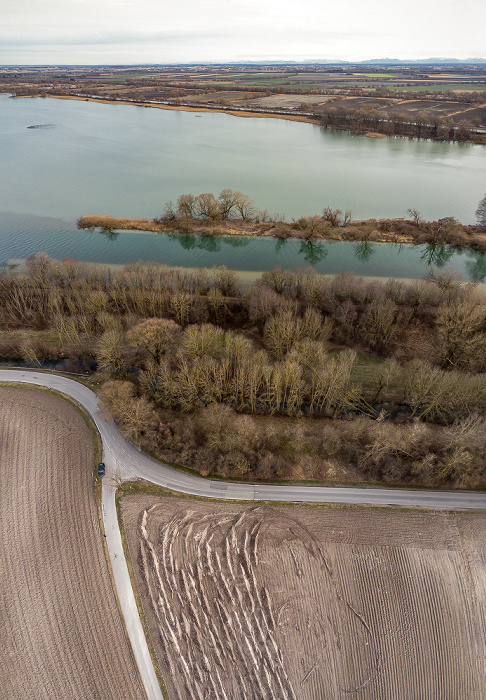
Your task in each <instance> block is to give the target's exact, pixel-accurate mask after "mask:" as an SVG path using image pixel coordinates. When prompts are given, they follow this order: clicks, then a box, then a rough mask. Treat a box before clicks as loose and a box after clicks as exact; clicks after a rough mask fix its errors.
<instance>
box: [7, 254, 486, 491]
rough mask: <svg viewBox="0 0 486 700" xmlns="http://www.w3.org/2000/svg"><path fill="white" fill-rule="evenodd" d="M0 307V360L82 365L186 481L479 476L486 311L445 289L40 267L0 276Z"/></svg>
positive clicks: (123, 418) (448, 283) (468, 288)
mask: <svg viewBox="0 0 486 700" xmlns="http://www.w3.org/2000/svg"><path fill="white" fill-rule="evenodd" d="M0 309H1V312H0V314H1V315H0V323H1V328H2V329H3V330H4V331H7V330H8V336H9V337H10V338H11V340H8V339H7V338H6V334H5V333H4V334H3V339H2V341H1V347H0V354H1V355H3V356H10V357H15V356H22V357H23V358H24V359H25V360H28V361H30V362H36V361H40V360H41V359H42V358H43V357H51V358H54V357H55V356H56V355H62V356H64V357H68V358H71V359H72V360H76V361H78V362H81V363H84V366H86V367H93V368H96V370H97V372H98V376H99V378H100V379H101V380H102V381H103V383H104V390H103V391H104V395H105V399H106V401H107V402H108V404H109V405H110V407H112V408H113V411H114V412H115V414H116V415H117V416H118V418H119V421H120V423H121V424H122V427H123V428H124V430H125V431H126V433H127V435H129V436H130V437H131V438H132V439H133V440H135V441H139V442H141V443H143V444H146V445H148V446H150V445H152V448H157V449H160V450H161V451H162V452H163V453H164V454H165V456H166V458H168V456H172V457H173V459H172V460H171V461H179V462H182V463H184V464H186V465H187V466H194V465H195V464H197V460H198V456H197V455H198V454H199V453H200V448H201V449H202V450H203V452H202V453H203V454H205V455H206V458H205V459H206V461H207V462H208V463H209V462H210V455H212V456H213V457H214V459H215V462H214V463H215V464H220V465H221V474H222V475H225V474H226V475H228V474H230V473H232V474H233V475H234V474H245V473H248V474H255V475H257V474H263V475H264V474H267V477H265V478H270V477H269V476H268V474H270V472H272V470H273V472H272V474H273V477H275V476H278V475H279V473H280V476H281V477H282V478H284V477H285V476H291V474H294V472H295V470H296V469H297V466H296V465H297V463H298V464H301V466H302V465H305V464H307V467H306V468H305V469H304V467H303V466H302V469H303V470H304V473H305V474H306V475H307V476H306V478H309V474H310V473H311V472H312V473H314V471H315V473H316V474H317V472H318V471H319V469H320V470H321V471H320V472H319V473H321V472H322V473H324V472H323V471H322V470H324V466H323V465H324V463H329V464H331V463H334V462H333V460H334V461H336V460H337V462H336V463H338V464H341V465H343V464H348V465H350V464H351V465H354V468H356V469H359V470H361V471H362V472H363V473H365V474H370V475H372V476H373V478H379V479H381V478H385V474H388V477H386V478H389V479H392V477H391V476H390V475H391V474H395V475H400V474H401V476H396V478H399V479H403V478H405V479H408V480H410V479H411V478H412V477H413V473H412V472H413V470H414V469H415V470H418V471H417V472H416V475H418V476H417V478H419V477H420V479H422V480H423V479H429V480H434V479H438V480H439V481H440V479H456V480H458V479H459V480H460V479H462V478H465V477H466V476H467V478H468V479H469V481H468V483H472V480H473V478H476V477H477V478H479V476H480V475H481V474H482V473H483V472H484V465H483V466H481V465H482V464H483V462H482V461H481V460H482V452H481V450H482V449H483V447H484V445H483V442H484V440H483V442H481V439H480V438H479V437H478V433H479V432H481V430H482V431H483V434H484V414H485V412H486V375H485V374H484V372H485V369H486V297H485V295H484V293H483V292H482V291H481V290H480V289H479V288H478V287H476V286H474V285H471V284H468V285H464V284H461V283H460V281H459V280H458V279H456V278H455V277H454V276H453V275H451V274H448V273H444V274H441V275H439V276H433V277H430V278H429V279H427V280H416V281H414V282H411V283H404V282H401V281H399V280H389V281H388V282H386V283H378V282H368V281H366V280H364V279H362V278H359V277H357V276H355V275H353V274H349V273H343V274H341V275H337V276H336V277H334V278H333V279H325V278H323V277H321V276H319V275H317V274H316V273H315V272H314V271H313V270H311V269H306V270H299V271H296V272H289V271H286V270H283V269H281V268H275V269H274V270H271V271H268V272H266V273H264V274H263V275H262V277H261V279H260V280H259V281H258V282H257V283H255V284H254V285H253V286H251V287H250V288H249V289H248V290H246V291H245V292H242V291H240V290H239V288H238V284H237V278H236V276H235V274H234V273H233V272H232V271H230V270H227V269H225V268H216V269H213V270H212V271H205V270H196V271H185V270H178V269H170V268H167V267H165V266H161V265H156V264H147V265H143V264H139V263H137V264H132V265H128V266H126V267H125V268H124V269H122V270H116V271H112V270H109V269H107V268H101V267H96V266H91V265H87V264H80V263H76V262H74V261H72V260H64V261H62V262H57V261H54V260H51V259H49V258H48V257H47V256H45V255H43V254H39V255H36V256H35V257H33V258H31V259H29V260H28V261H27V264H26V270H25V272H24V273H23V274H19V273H17V274H7V275H3V276H2V277H0ZM46 338H51V340H50V341H48V340H46ZM182 414H184V415H185V416H186V417H185V418H184V419H183V420H181V418H180V416H181V415H182ZM178 416H179V417H178ZM277 416H278V417H279V418H278V419H277V418H276V417H277ZM317 418H320V419H321V420H318V421H316V420H312V419H317ZM218 421H222V422H223V424H225V425H226V424H228V425H229V424H235V425H236V426H238V429H237V430H236V432H235V435H234V436H233V437H231V438H230V437H229V436H228V434H227V433H226V432H225V433H221V434H220V432H218V431H220V428H218ZM262 421H263V422H262ZM269 421H270V422H269ZM275 421H276V422H275ZM281 421H284V424H285V425H286V426H287V427H286V428H285V430H287V433H285V431H284V430H283V429H282V430H281V426H282V423H281ZM285 421H290V423H285ZM187 425H190V426H192V428H193V430H194V431H195V432H194V434H193V435H191V436H187V435H186V432H187ZM438 425H439V426H442V427H441V428H440V436H442V437H440V439H439V438H438V437H437V435H438V433H437V430H438V429H437V426H438ZM318 426H320V427H318ZM424 426H425V427H424ZM272 431H274V432H273V433H272ZM326 431H327V432H326ZM323 432H324V433H326V435H327V433H329V436H331V437H329V436H328V438H329V439H328V438H326V439H325V440H324V439H323V438H322V434H323ZM247 433H248V434H249V433H251V435H252V436H253V437H252V438H251V440H250V439H249V438H248V435H247ZM301 433H304V434H306V435H307V438H306V440H304V438H302V439H301V438H299V435H300V434H301ZM218 435H220V437H218ZM272 435H273V437H272ZM275 435H278V436H279V438H278V439H279V440H280V439H281V440H282V442H281V443H279V444H278V445H277V446H275V445H274V443H275V442H278V440H277V438H276V437H275ZM285 435H287V437H285ZM454 435H455V436H456V438H454V440H453V439H452V437H451V436H454ZM465 435H466V436H469V437H467V439H466V438H465V437H464V436H465ZM184 436H185V437H184ZM224 436H226V437H227V439H228V444H229V445H230V444H233V443H234V444H233V449H231V450H230V449H228V448H227V447H224V445H223V446H222V444H223V442H224V439H226V438H225V437H224ZM238 436H239V437H238ZM245 436H246V437H245ZM319 436H320V437H319ZM345 436H347V437H345ZM434 436H436V437H434ZM444 436H448V437H447V440H446V438H445V437H444ZM457 436H459V437H457ZM461 436H462V437H461ZM473 438H474V439H473ZM434 440H435V443H434ZM444 440H446V442H444ZM461 440H462V442H461ZM218 441H219V442H218ZM245 441H246V442H245ZM447 441H448V442H447ZM458 441H459V442H458ZM468 441H469V442H468ZM247 443H248V448H245V447H244V446H245V444H247ZM294 443H295V444H294ZM317 443H318V447H316V446H315V445H317ZM307 444H312V445H314V448H312V449H313V450H314V451H313V452H312V454H308V452H307V447H306V445H307ZM434 444H435V447H434ZM439 444H440V447H438V446H437V445H439ZM184 445H185V446H186V447H184ZM187 445H191V446H192V447H191V449H190V450H189V452H190V454H189V453H187V454H185V452H184V450H186V452H187V449H189V448H188V447H187ZM235 445H236V446H235ZM251 445H253V446H252V447H251ZM272 445H274V447H272ZM332 445H334V447H332ZM349 445H354V448H353V450H354V452H353V450H351V452H350V449H351V448H350V447H349ZM447 445H448V446H447ZM152 448H151V449H152ZM284 448H285V449H284ZM191 450H192V451H191ZM333 450H334V451H333ZM424 450H425V452H424ZM230 453H231V454H230ZM177 455H178V456H177ZM184 455H185V456H184ZM297 456H298V459H297ZM176 457H177V459H176ZM218 460H219V461H218ZM302 460H303V461H302ZM306 460H307V462H306ZM421 460H422V461H421ZM424 460H425V461H424ZM427 460H428V461H427ZM203 461H204V460H203ZM483 461H484V460H483ZM420 464H422V467H420V468H419V466H418V465H420ZM231 465H233V466H231ZM245 465H246V466H245ZM272 465H273V466H272ZM278 465H280V466H278ZM282 465H283V466H282ZM285 465H287V466H285ZM289 465H290V466H289ZM309 465H311V466H309ZM312 465H314V466H312ZM316 465H320V466H319V469H318V466H316ZM447 465H448V466H447ZM392 467H393V468H392ZM232 470H233V471H232ZM235 470H236V471H235ZM259 470H260V471H259ZM279 470H280V471H279ZM292 470H294V471H292ZM313 470H314V471H313ZM316 470H317V471H316ZM390 470H391V471H390ZM282 475H283V476H282ZM441 475H442V476H441ZM262 478H263V477H262ZM393 478H395V477H393Z"/></svg>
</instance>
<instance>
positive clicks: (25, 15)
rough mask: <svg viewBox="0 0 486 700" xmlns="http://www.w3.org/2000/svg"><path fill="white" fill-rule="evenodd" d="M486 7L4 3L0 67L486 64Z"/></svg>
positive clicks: (214, 1)
mask: <svg viewBox="0 0 486 700" xmlns="http://www.w3.org/2000/svg"><path fill="white" fill-rule="evenodd" d="M485 27H486V2H485V0H407V1H406V2H405V1H404V2H400V3H399V2H397V0H332V2H331V1H330V0H300V2H297V1H295V0H294V1H291V0H238V1H237V0H0V64H4V65H5V64H30V65H32V64H58V63H64V64H73V63H74V64H76V63H81V64H97V63H98V64H99V63H102V64H103V63H111V64H117V63H118V64H120V63H128V64H138V63H182V62H205V61H221V62H230V61H245V60H260V61H265V60H296V61H299V60H305V59H315V60H319V59H325V60H328V59H331V60H332V59H341V60H351V61H356V60H366V59H371V58H385V57H387V58H402V59H415V58H429V57H454V58H470V57H483V58H485V57H486V39H485V36H486V32H485Z"/></svg>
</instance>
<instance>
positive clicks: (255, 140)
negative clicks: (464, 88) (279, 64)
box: [0, 96, 486, 279]
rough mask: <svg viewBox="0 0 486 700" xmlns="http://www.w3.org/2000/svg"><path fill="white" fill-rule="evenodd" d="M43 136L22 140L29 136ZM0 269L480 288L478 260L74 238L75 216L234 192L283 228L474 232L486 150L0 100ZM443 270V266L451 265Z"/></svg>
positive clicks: (282, 124) (161, 239) (217, 117)
mask: <svg viewBox="0 0 486 700" xmlns="http://www.w3.org/2000/svg"><path fill="white" fill-rule="evenodd" d="M32 126H36V127H40V128H28V127H32ZM0 154H1V159H0V261H4V260H11V259H23V258H26V257H28V256H29V255H32V254H33V253H35V252H37V251H40V250H42V251H45V252H47V253H48V254H49V255H51V256H52V257H56V258H62V257H73V258H76V259H80V260H88V261H96V262H105V263H112V264H122V263H126V262H130V261H135V260H155V261H158V262H164V263H167V264H170V265H183V266H187V267H194V266H208V267H211V266H212V265H220V264H226V265H227V266H228V267H232V268H234V269H237V270H253V271H261V270H264V269H268V268H271V267H273V266H274V265H275V264H280V265H282V266H284V267H288V268H296V267H305V266H307V265H313V266H314V267H316V269H318V270H319V271H321V272H325V273H329V274H332V273H335V272H340V271H342V270H345V269H346V270H348V269H349V270H355V271H357V272H359V273H360V274H365V275H370V276H378V277H387V276H397V277H416V276H421V275H423V274H424V273H425V272H426V270H427V266H428V263H429V262H431V263H432V264H435V263H437V262H438V263H440V264H442V265H443V266H451V267H453V268H454V269H457V270H458V271H459V272H460V273H461V274H463V275H464V276H465V277H466V278H468V279H470V278H475V279H484V272H483V267H484V262H483V257H484V256H481V255H478V254H475V253H473V252H470V251H467V252H462V253H460V254H452V255H451V256H450V257H449V259H447V260H445V259H444V253H441V254H439V253H438V251H435V252H434V253H432V258H431V259H427V256H429V258H430V252H429V253H427V251H424V250H423V249H419V248H411V247H409V246H406V247H403V248H401V249H398V248H396V247H395V248H394V247H390V246H382V245H375V246H371V247H369V248H365V249H363V248H362V247H361V248H360V247H359V246H358V247H357V246H356V245H354V244H344V243H335V244H330V243H329V244H315V245H313V246H309V245H305V244H301V243H300V242H298V241H288V242H286V243H284V244H282V243H279V242H278V241H275V240H271V239H251V240H249V239H241V238H238V239H234V238H230V239H218V240H215V239H204V238H197V237H196V238H193V239H191V238H187V237H183V238H174V237H170V236H155V235H150V234H139V233H120V234H119V236H118V237H117V238H116V240H109V239H108V238H107V237H106V236H103V235H101V234H96V233H89V232H85V231H77V230H76V227H75V222H76V220H77V218H78V217H79V216H82V215H84V214H106V215H111V216H117V217H133V218H139V217H147V218H152V217H155V216H159V215H160V214H161V213H162V210H163V206H164V202H165V201H167V200H169V199H172V200H175V199H177V197H178V196H179V194H181V193H187V192H192V193H193V194H199V193H200V192H214V193H215V194H218V193H219V191H220V190H221V189H223V188H224V187H230V188H232V189H237V190H241V191H242V192H245V193H246V194H248V195H249V196H250V197H252V198H253V199H254V200H255V202H256V204H257V206H258V207H259V208H261V209H267V210H268V211H269V212H270V214H275V213H279V214H285V215H286V217H287V219H288V220H290V219H291V218H292V217H295V218H297V217H299V216H303V215H310V214H316V213H320V212H321V211H322V209H323V207H325V206H327V205H330V206H331V207H333V208H340V209H352V210H353V213H354V216H355V218H368V217H374V218H384V217H395V216H405V212H406V209H407V208H409V207H413V208H415V209H418V210H419V211H420V212H421V214H422V216H424V217H425V218H429V219H435V218H440V217H443V216H455V217H457V218H458V219H459V220H461V221H462V222H464V223H473V222H474V212H475V210H476V208H477V205H478V202H479V200H480V199H481V198H482V197H483V196H484V194H485V191H486V150H485V148H484V147H482V146H471V145H467V144H466V145H464V144H462V145H458V144H444V143H433V142H428V141H422V142H419V141H409V140H406V139H368V138H366V137H362V136H353V135H351V134H346V133H343V132H332V131H326V130H323V129H321V128H320V127H318V126H315V125H308V124H302V123H298V122H289V121H284V120H276V119H261V118H254V119H253V118H249V119H247V118H236V117H231V116H229V115H226V114H217V113H214V114H208V113H201V114H200V115H197V114H196V113H192V112H177V111H169V110H158V109H145V108H139V107H134V106H122V105H116V106H114V105H102V104H95V103H89V102H81V101H67V100H52V99H41V98H35V99H9V98H8V97H7V96H0ZM446 257H447V256H446Z"/></svg>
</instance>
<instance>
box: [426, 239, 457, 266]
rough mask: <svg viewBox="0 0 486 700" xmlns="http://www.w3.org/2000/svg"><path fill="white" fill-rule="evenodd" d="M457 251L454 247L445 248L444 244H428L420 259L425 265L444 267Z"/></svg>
mask: <svg viewBox="0 0 486 700" xmlns="http://www.w3.org/2000/svg"><path fill="white" fill-rule="evenodd" d="M454 253H457V251H456V250H455V249H454V248H447V247H446V246H444V245H433V244H430V245H428V246H426V247H425V249H424V251H423V253H422V254H421V256H420V259H421V260H423V262H424V263H425V264H426V265H427V267H432V266H435V267H444V265H446V263H448V262H449V260H450V259H451V258H452V257H453V255H454Z"/></svg>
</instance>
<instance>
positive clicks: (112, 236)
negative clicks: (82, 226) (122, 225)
mask: <svg viewBox="0 0 486 700" xmlns="http://www.w3.org/2000/svg"><path fill="white" fill-rule="evenodd" d="M88 230H89V229H88ZM100 233H101V235H102V236H104V237H105V238H106V239H107V240H108V241H116V239H117V238H118V236H119V234H120V231H114V230H113V229H112V228H103V229H101V231H100Z"/></svg>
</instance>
